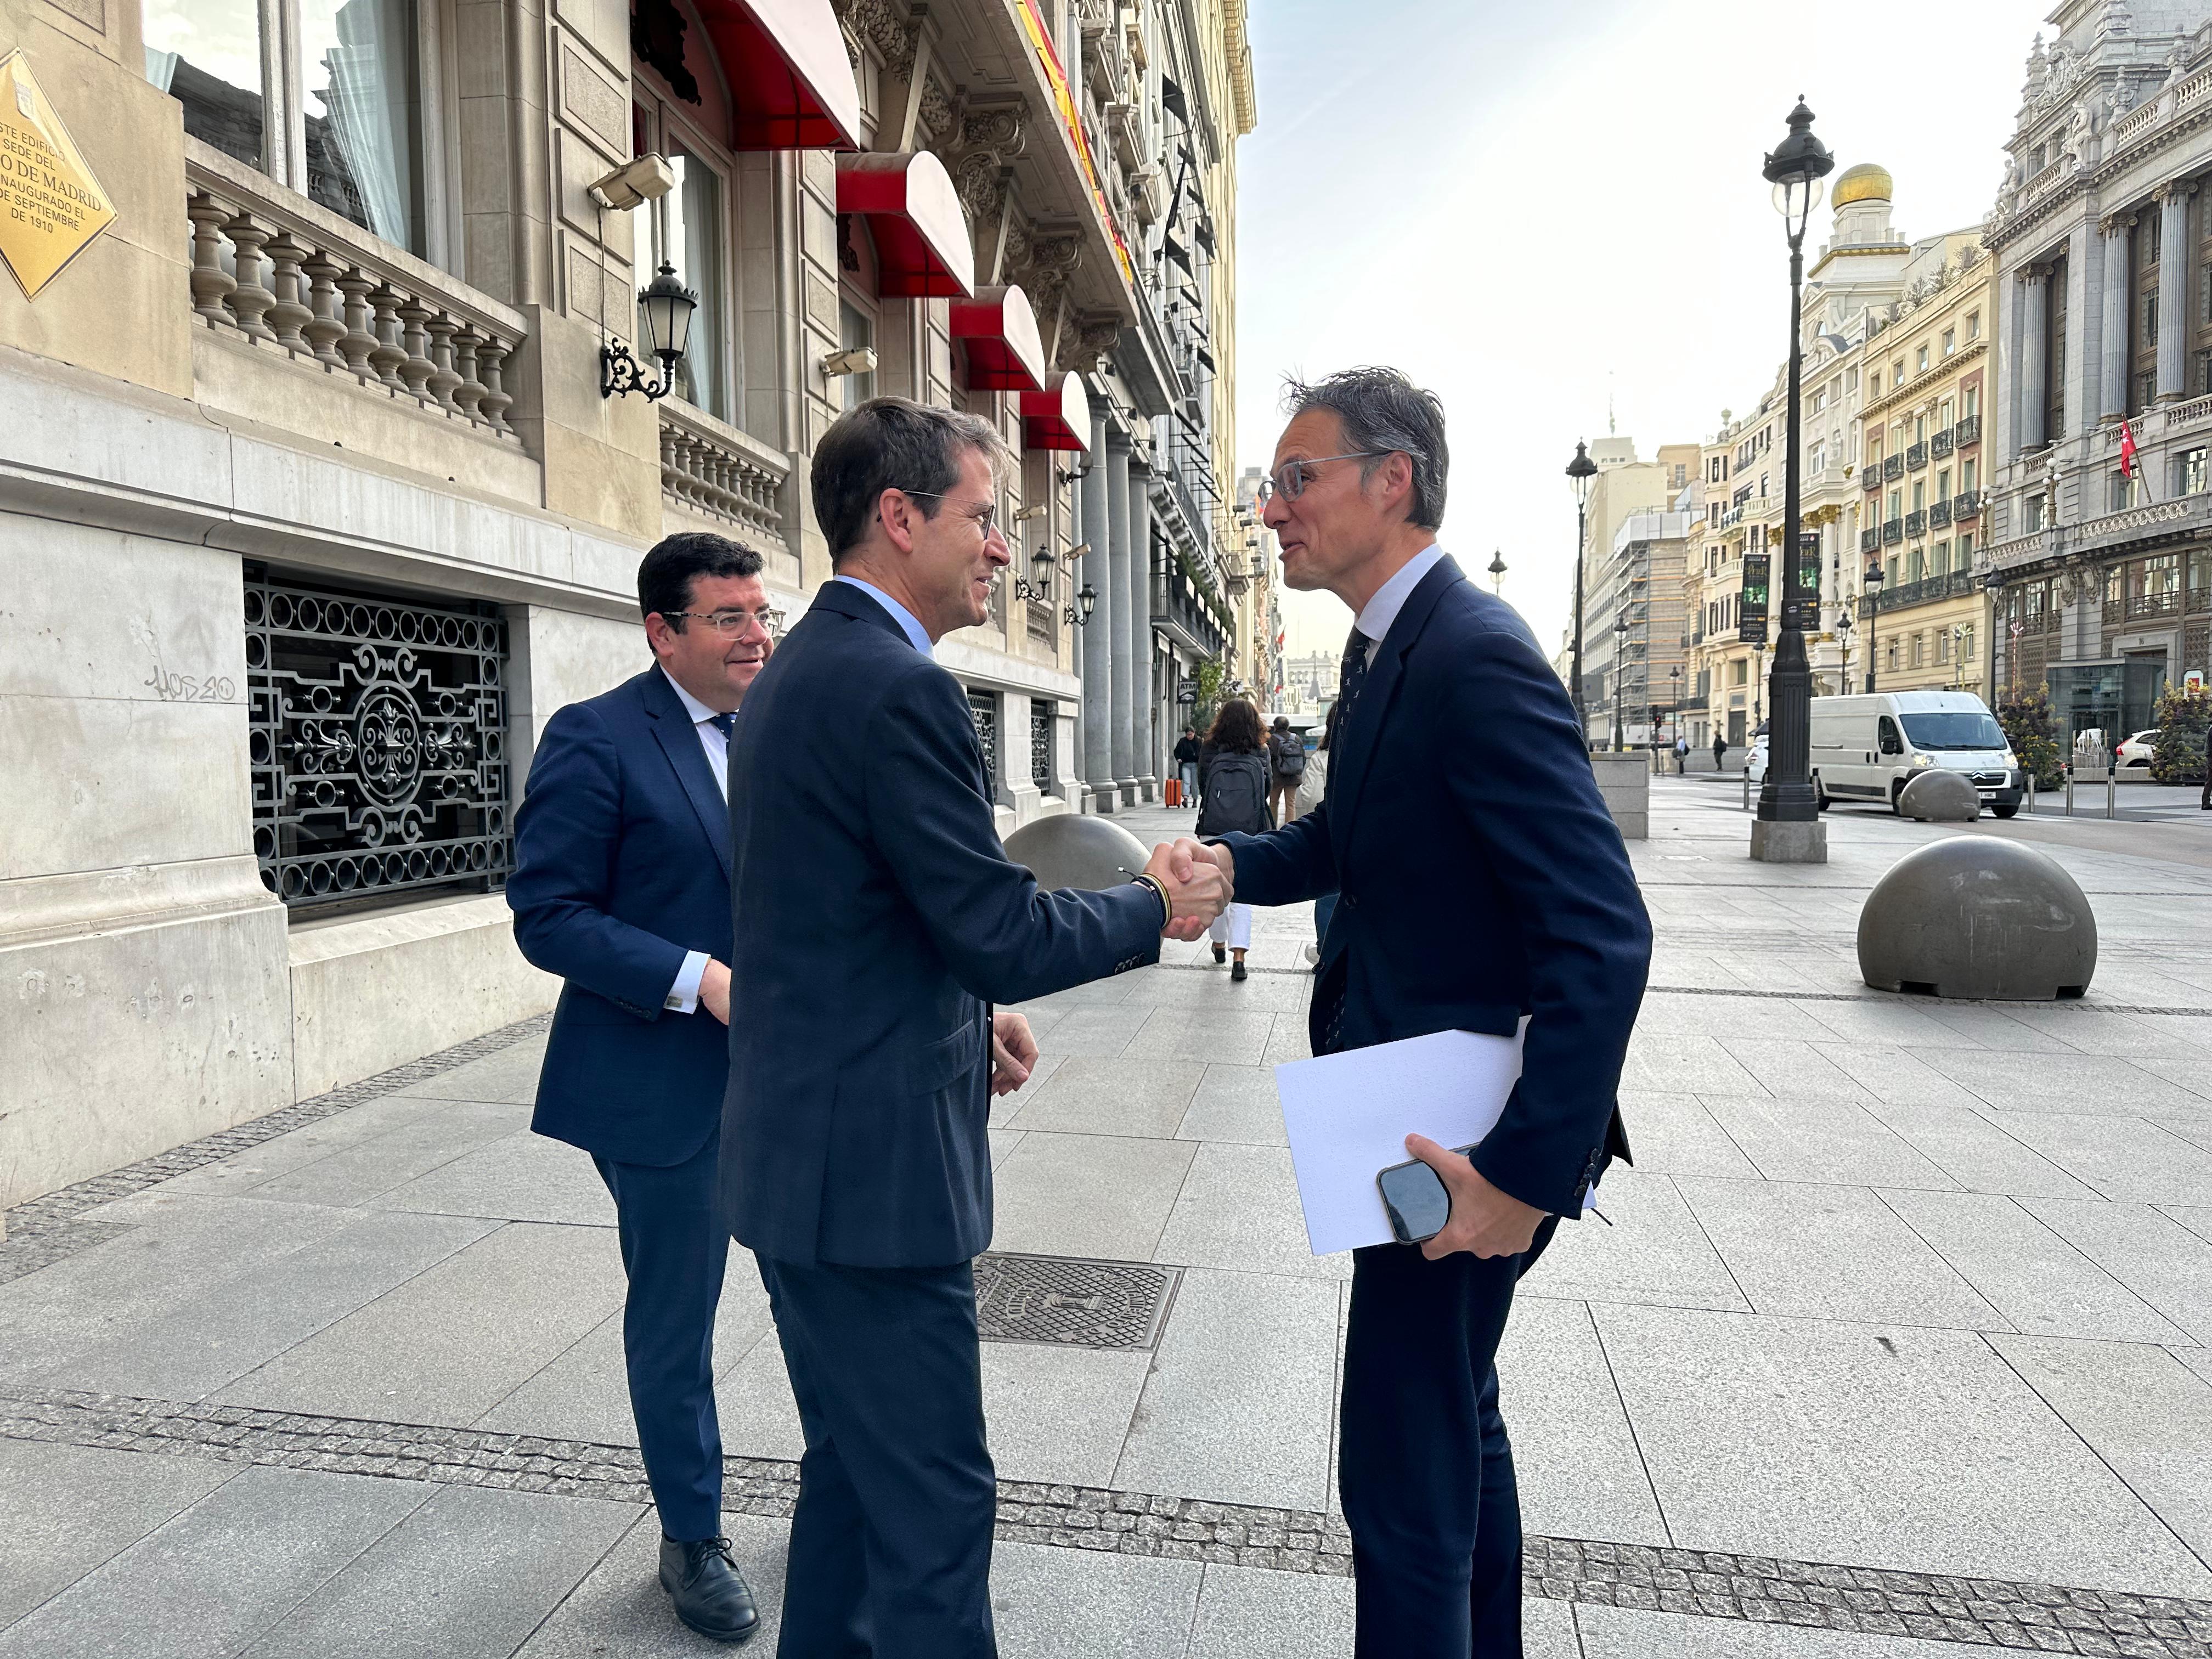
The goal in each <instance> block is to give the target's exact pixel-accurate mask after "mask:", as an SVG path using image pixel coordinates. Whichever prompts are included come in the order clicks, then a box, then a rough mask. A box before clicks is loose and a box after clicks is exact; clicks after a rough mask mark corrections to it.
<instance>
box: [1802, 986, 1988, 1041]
mask: <svg viewBox="0 0 2212 1659" xmlns="http://www.w3.org/2000/svg"><path fill="white" fill-rule="evenodd" d="M1858 993H1859V994H1860V995H1861V996H1869V995H1870V993H1869V991H1868V990H1867V987H1865V986H1863V985H1862V986H1860V987H1858ZM1790 1006H1793V1007H1796V1008H1802V1009H1803V1010H1804V1011H1805V1012H1806V1014H1807V1016H1808V1017H1809V1018H1811V1019H1813V1020H1814V1022H1815V1023H1816V1024H1820V1025H1821V1026H1823V1027H1824V1028H1826V1031H1827V1033H1828V1035H1829V1036H1831V1037H1838V1038H1841V1039H1843V1040H1844V1042H1848V1043H1850V1045H1851V1046H1852V1047H1853V1048H1869V1047H1871V1048H1906V1047H1911V1048H1973V1047H1976V1046H1978V1045H1976V1044H1974V1043H1972V1042H1968V1041H1967V1040H1966V1038H1965V1037H1964V1036H1961V1035H1960V1033H1959V1032H1957V1031H1955V1030H1952V1028H1951V1027H1949V1026H1948V1025H1946V1024H1942V1022H1941V1021H1939V1020H1933V1019H1930V1018H1929V1017H1928V1016H1927V1014H1926V1013H1924V1012H1922V1010H1921V1009H1920V1008H1918V1007H1917V1006H1914V1003H1913V1002H1910V1001H1907V1000H1905V999H1904V998H1902V997H1881V996H1877V997H1876V1000H1871V1001H1867V1002H1828V1001H1825V1000H1824V1001H1820V1002H1811V1001H1807V1002H1799V1003H1793V1004H1791V1005H1790ZM1815 1041H1819V1039H1815ZM1821 1052H1822V1053H1823V1054H1832V1050H1831V1049H1829V1048H1823V1049H1822V1050H1821Z"/></svg>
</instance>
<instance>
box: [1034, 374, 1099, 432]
mask: <svg viewBox="0 0 2212 1659" xmlns="http://www.w3.org/2000/svg"><path fill="white" fill-rule="evenodd" d="M1022 441H1023V442H1024V444H1025V445H1027V446H1028V447H1030V448H1031V449H1079V450H1085V451H1087V450H1088V449H1089V448H1090V447H1091V398H1090V397H1089V395H1088V394H1087V393H1085V391H1084V390H1083V377H1082V376H1081V375H1080V374H1062V375H1060V376H1059V377H1058V379H1057V380H1055V381H1054V384H1052V385H1050V386H1047V387H1046V388H1045V389H1044V390H1043V391H1042V392H1024V393H1022Z"/></svg>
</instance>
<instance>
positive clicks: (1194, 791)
mask: <svg viewBox="0 0 2212 1659" xmlns="http://www.w3.org/2000/svg"><path fill="white" fill-rule="evenodd" d="M1198 751H1199V741H1198V728H1197V727H1196V726H1184V727H1183V729H1182V737H1181V738H1177V739H1176V746H1175V761H1176V773H1177V774H1178V775H1180V776H1181V777H1182V804H1183V805H1185V806H1196V805H1198Z"/></svg>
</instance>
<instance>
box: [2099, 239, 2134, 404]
mask: <svg viewBox="0 0 2212 1659" xmlns="http://www.w3.org/2000/svg"><path fill="white" fill-rule="evenodd" d="M2135 222H2136V216H2135V215H2134V214H2132V213H2116V214H2114V215H2113V216H2112V217H2111V218H2109V219H2107V220H2106V221H2105V227H2104V228H2105V281H2104V295H2105V314H2104V329H2103V332H2102V334H2101V336H2100V342H2099V351H2100V371H2101V372H2100V374H2099V376H2098V380H2097V413H2098V414H2099V415H2100V416H2102V417H2103V418H2104V419H2106V420H2108V421H2117V420H2118V419H2119V418H2120V417H2121V416H2123V415H2125V414H2126V413H2127V412H2128V290H2129V289H2130V287H2131V286H2132V284H2131V283H2130V282H2129V280H2128V243H2129V232H2130V228H2131V227H2133V225H2134V224H2135Z"/></svg>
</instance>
